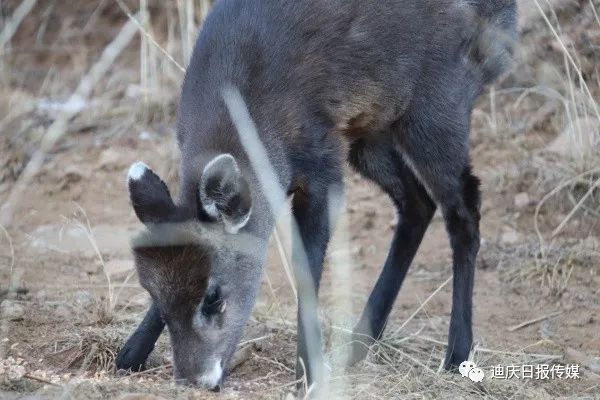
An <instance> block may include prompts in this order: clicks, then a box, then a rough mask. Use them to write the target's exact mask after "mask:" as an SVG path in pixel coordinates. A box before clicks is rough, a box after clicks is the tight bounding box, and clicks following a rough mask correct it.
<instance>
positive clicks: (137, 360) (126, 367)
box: [115, 343, 150, 374]
mask: <svg viewBox="0 0 600 400" xmlns="http://www.w3.org/2000/svg"><path fill="white" fill-rule="evenodd" d="M149 353H150V352H148V351H147V350H145V351H140V349H136V348H135V347H133V346H130V345H128V344H127V343H126V344H125V346H124V347H123V348H122V349H121V351H119V354H117V358H116V359H115V367H116V369H117V372H118V373H121V374H122V373H123V371H132V372H138V371H143V370H144V366H145V363H146V359H147V358H148V354H149Z"/></svg>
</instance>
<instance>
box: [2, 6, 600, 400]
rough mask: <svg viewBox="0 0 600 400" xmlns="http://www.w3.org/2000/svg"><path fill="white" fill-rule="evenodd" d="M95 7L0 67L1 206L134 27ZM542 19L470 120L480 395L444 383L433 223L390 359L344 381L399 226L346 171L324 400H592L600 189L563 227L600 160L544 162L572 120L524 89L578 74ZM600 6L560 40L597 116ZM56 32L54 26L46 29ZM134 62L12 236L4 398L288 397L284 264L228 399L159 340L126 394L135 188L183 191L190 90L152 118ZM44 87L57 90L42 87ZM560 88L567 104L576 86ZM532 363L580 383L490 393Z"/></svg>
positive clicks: (597, 354)
mask: <svg viewBox="0 0 600 400" xmlns="http://www.w3.org/2000/svg"><path fill="white" fill-rule="evenodd" d="M13 3H15V4H17V3H18V2H13ZM90 3H94V2H84V1H79V2H75V5H76V6H74V7H72V8H73V9H72V10H68V9H65V8H68V7H65V6H64V5H62V4H60V2H59V3H58V5H56V6H55V7H54V8H51V9H50V7H46V6H44V7H42V6H40V8H39V10H38V11H34V12H33V13H32V14H31V15H30V16H28V17H27V18H26V19H25V20H24V22H23V24H22V26H21V27H20V30H19V31H18V33H17V35H16V36H15V38H14V39H13V48H12V50H11V52H10V55H11V57H9V58H6V57H5V58H4V59H3V60H4V61H3V62H4V64H3V70H2V73H3V84H2V87H1V90H2V91H3V95H2V96H3V97H4V98H3V99H2V100H0V101H1V102H2V107H1V108H0V110H3V111H1V112H2V113H5V114H4V115H2V114H0V118H1V119H2V121H1V122H0V132H1V134H0V141H1V142H0V149H1V150H2V154H0V168H2V171H0V204H1V203H2V201H4V199H6V197H7V196H8V193H9V191H10V189H11V188H12V186H13V185H14V182H15V180H16V179H17V178H18V175H19V173H20V171H21V169H22V166H23V165H24V163H25V162H26V161H27V159H28V157H29V156H30V155H31V151H32V149H34V148H35V147H36V143H37V142H38V141H39V137H40V135H41V133H43V132H44V129H45V128H47V127H48V125H49V124H50V122H51V121H52V119H53V118H54V117H55V114H53V110H52V107H43V106H41V104H46V105H47V104H49V103H48V102H49V101H61V99H62V100H64V99H65V97H66V95H67V94H68V93H70V92H71V91H72V90H73V87H74V85H75V84H76V83H77V77H78V76H79V73H80V72H81V73H84V72H85V71H86V70H87V69H88V68H89V67H90V65H91V64H92V63H93V62H94V60H95V58H97V56H98V54H99V51H100V50H101V49H102V48H103V47H104V46H105V45H106V43H107V42H109V41H110V40H111V38H112V37H113V36H114V34H115V33H116V31H117V30H118V28H119V26H120V25H122V23H124V22H125V21H126V19H125V18H126V17H124V15H123V14H122V11H121V10H120V9H119V8H118V7H116V6H113V5H106V4H104V3H110V2H101V3H102V4H104V5H103V6H102V8H101V9H100V11H97V10H98V9H99V8H100V6H98V5H94V4H90ZM563 3H564V4H563ZM567 3H569V4H567ZM128 4H129V3H128ZM532 4H533V0H532V1H531V2H530V1H529V0H526V1H524V2H522V5H523V16H522V20H521V32H522V41H523V44H522V51H521V54H520V55H519V57H520V58H519V61H518V64H517V68H515V71H514V72H512V73H511V74H510V75H509V76H508V77H506V78H505V79H504V80H503V82H502V83H501V84H499V86H498V87H497V88H495V89H494V91H493V92H492V93H491V94H487V93H486V95H484V96H483V97H482V99H481V100H480V102H479V103H478V107H477V110H475V112H474V117H473V135H472V145H473V150H472V157H473V165H474V170H475V172H476V174H477V175H478V176H479V177H480V178H481V180H482V191H483V206H482V222H481V230H482V246H481V251H480V256H479V259H478V266H477V271H476V283H475V298H474V333H475V342H476V344H475V348H474V360H475V362H476V363H477V365H478V366H479V367H481V368H483V369H484V371H485V373H486V377H485V379H484V380H483V382H481V383H474V382H471V381H469V380H468V379H467V378H464V377H461V376H460V375H458V374H450V373H447V372H443V371H440V369H439V366H440V363H441V362H442V359H443V355H444V351H445V341H446V335H447V330H448V323H449V314H450V306H451V303H450V300H451V284H444V282H446V283H447V280H448V278H449V277H451V264H450V260H451V252H450V249H449V245H448V239H447V236H446V233H445V229H444V225H443V221H442V219H441V217H440V215H439V214H438V215H436V217H435V218H434V221H433V223H432V225H431V226H430V228H429V230H428V232H427V235H426V237H425V240H424V242H423V244H422V246H421V248H420V251H419V253H418V256H417V258H416V259H415V261H414V263H413V266H412V267H411V269H410V271H409V274H408V277H407V278H406V281H405V283H404V286H403V288H402V290H401V292H400V295H399V297H398V300H397V302H396V306H395V308H394V311H393V313H392V315H391V318H390V321H389V322H388V325H387V331H386V335H385V336H384V338H383V339H382V341H381V343H378V344H377V345H376V346H374V347H373V349H372V352H371V354H370V355H369V357H368V359H367V360H366V361H364V362H362V363H360V364H359V365H357V366H355V367H353V368H351V369H350V370H342V369H340V368H338V367H337V364H336V362H338V361H339V360H340V359H342V357H343V354H344V349H347V342H348V339H347V337H346V333H347V330H348V329H351V327H352V326H353V323H355V322H356V320H357V318H358V317H359V315H360V312H361V311H362V307H363V306H364V303H365V301H366V298H367V296H368V294H369V292H370V290H371V288H372V287H373V284H374V282H375V280H376V279H377V276H378V273H379V271H380V268H381V266H382V265H383V262H384V260H385V257H386V254H387V249H388V245H389V242H390V240H391V235H392V233H393V229H394V226H395V215H394V211H393V208H392V206H391V202H390V201H389V200H388V199H387V198H386V196H385V195H384V194H383V193H382V192H381V191H380V190H379V189H378V188H377V187H375V186H374V185H373V184H371V183H369V182H366V181H364V180H363V179H361V178H360V177H359V176H358V175H357V174H355V173H354V172H353V171H351V170H350V169H348V173H347V179H346V180H347V193H346V210H345V212H344V214H343V215H344V216H343V218H342V221H341V222H340V224H339V226H338V230H337V231H336V235H335V238H334V239H333V241H332V245H331V248H330V251H329V256H328V263H327V266H326V268H325V273H324V277H323V284H322V289H321V296H320V302H321V306H322V321H323V332H324V336H325V342H326V343H325V345H326V351H327V357H328V359H329V361H330V364H331V366H332V371H331V374H332V379H331V390H332V397H335V398H337V397H346V398H361V399H362V398H364V399H367V398H378V399H380V398H427V399H429V398H432V399H433V398H494V399H504V398H515V399H519V398H536V399H537V398H543V399H545V398H549V399H550V398H600V300H599V299H600V274H599V273H600V218H599V215H600V214H599V212H600V209H599V204H600V203H599V201H598V199H599V198H600V194H599V193H598V190H596V191H594V190H593V189H591V194H590V195H589V197H587V198H586V199H584V200H585V201H584V202H583V204H584V206H585V207H583V206H582V207H578V208H577V210H576V212H575V213H574V214H573V216H572V217H569V214H570V212H571V210H573V209H574V208H575V207H576V206H577V204H578V202H579V200H580V199H582V197H583V196H584V195H585V194H586V193H587V192H588V189H589V187H591V186H590V185H591V184H590V183H589V182H590V180H591V182H592V183H593V182H594V180H595V179H598V177H599V176H600V169H597V168H598V165H599V164H598V163H597V156H598V154H599V153H597V152H596V153H595V157H596V161H594V160H593V158H592V163H593V162H596V164H592V165H591V166H589V165H586V166H585V167H581V168H580V169H578V168H579V167H574V166H573V162H571V161H565V159H566V157H567V155H565V154H564V153H561V151H556V150H553V148H552V146H553V145H556V141H557V140H560V139H561V135H562V134H563V133H564V126H565V122H564V118H563V117H564V115H563V114H564V112H563V110H562V108H561V106H560V104H561V102H560V101H553V100H549V99H548V98H547V97H544V96H539V97H536V96H535V95H534V96H525V95H523V93H524V91H526V89H524V88H538V89H539V88H545V89H546V90H549V89H548V88H552V87H553V86H552V84H553V79H557V78H556V77H554V75H553V74H554V72H557V74H558V76H563V77H564V74H566V72H565V70H564V69H561V68H564V63H563V61H564V56H563V54H562V53H561V51H562V49H561V47H560V42H558V41H556V40H555V38H554V36H553V34H552V32H551V31H550V30H549V29H548V27H547V25H546V23H545V21H544V20H543V18H542V17H541V14H539V12H538V10H537V9H535V7H533V6H532ZM565 4H566V5H565ZM590 4H591V5H593V4H594V3H592V2H589V4H588V2H587V1H581V2H555V3H553V5H554V9H553V10H554V11H555V15H556V18H558V20H559V21H560V22H561V24H562V26H563V28H564V32H561V35H563V36H561V37H563V38H571V39H572V42H569V43H568V46H569V48H571V46H572V47H573V49H574V52H575V51H576V52H577V54H579V55H580V56H581V57H580V58H579V59H578V63H580V68H581V70H582V71H584V73H585V75H586V76H585V79H586V80H587V82H589V83H590V87H591V91H592V96H594V97H595V96H597V95H598V82H600V80H598V76H599V75H598V68H597V66H598V65H600V63H598V61H600V50H598V49H600V20H598V21H597V22H596V21H595V18H594V14H593V13H592V6H590ZM131 6H132V7H133V5H131ZM4 7H7V8H6V9H3V13H4V15H10V14H11V10H12V9H11V8H10V7H11V2H9V5H8V6H4ZM152 7H153V8H151V13H155V14H160V13H159V11H160V7H161V6H160V5H154V6H152ZM597 9H598V10H600V7H597ZM48 10H50V11H48ZM546 10H548V9H546ZM48 13H50V15H54V17H50V18H51V19H50V21H51V22H50V23H49V24H48V28H47V32H46V33H45V35H48V37H49V38H46V39H42V40H43V41H44V40H45V42H43V43H51V42H52V43H54V44H53V45H50V44H47V45H44V46H40V48H39V49H38V50H36V51H31V52H27V51H25V50H24V48H25V43H27V40H28V39H27V38H28V37H31V35H33V34H34V33H35V32H39V27H40V24H41V23H42V22H43V21H44V18H45V15H47V14H48ZM60 13H64V15H63V18H62V24H61V23H60V22H56V21H55V20H54V19H53V18H57V14H60ZM94 13H97V14H94ZM155 14H152V15H153V16H154V15H155ZM61 15H62V14H61ZM94 15H96V17H93V16H94ZM548 15H550V16H552V13H550V12H549V11H548ZM91 18H95V19H94V20H93V22H90V20H91ZM161 18H162V17H161V16H160V15H159V16H157V17H156V20H157V21H158V22H156V24H157V27H156V28H155V29H156V35H157V38H158V39H157V40H159V41H161V40H165V41H166V40H168V35H167V33H164V35H162V33H163V30H161V28H160V27H161V26H162V25H161V24H162V23H163V19H164V21H166V22H164V24H166V26H168V21H169V18H167V17H164V18H162V19H161ZM552 18H554V17H552ZM596 18H597V16H596ZM69 21H70V22H69ZM553 21H554V20H553ZM90 23H93V24H96V27H92V28H88V29H91V30H93V31H94V32H95V31H101V32H103V33H102V35H100V36H101V37H98V35H96V34H94V33H90V32H88V33H81V34H78V35H74V34H70V33H69V32H71V31H75V32H79V31H80V30H82V29H83V27H85V26H86V24H90ZM69 24H70V25H69ZM586 24H587V25H586ZM584 26H585V27H586V28H582V27H584ZM101 28H102V29H101ZM164 31H167V29H165V30H164ZM52 35H54V36H52ZM61 35H62V36H61ZM161 35H162V36H161ZM583 36H585V38H584V39H585V40H584V39H582V37H583ZM56 38H58V39H60V38H62V39H61V40H57V39H56ZM586 40H587V41H586ZM52 46H55V49H54V51H55V53H54V55H48V54H47V51H46V50H45V47H49V48H52ZM130 47H131V49H130V52H129V51H128V53H127V54H126V55H124V56H123V57H121V58H120V59H119V60H118V61H117V64H115V66H114V73H113V74H112V76H109V77H107V78H106V79H107V82H105V83H103V85H105V86H104V87H103V90H102V92H101V93H100V91H98V93H97V94H96V97H95V98H96V99H97V101H92V102H91V103H90V105H89V108H88V109H86V110H85V111H84V112H82V114H81V115H80V116H78V117H76V118H75V119H74V120H73V121H72V123H71V124H70V127H69V133H68V134H67V135H66V137H65V138H64V139H63V140H61V141H60V142H59V143H58V145H57V146H56V147H55V148H54V149H53V151H52V152H51V154H50V155H49V157H48V158H47V161H46V163H45V164H44V166H43V168H42V170H41V172H40V173H39V174H38V175H37V177H36V178H35V180H34V182H33V183H32V184H31V185H29V186H28V187H27V190H26V192H25V195H24V196H23V197H22V199H21V201H20V202H19V208H18V212H17V213H16V215H15V218H14V223H13V224H12V225H11V226H7V227H6V230H4V229H3V232H0V290H1V292H0V296H1V298H2V299H3V302H2V306H1V311H2V321H1V324H0V330H1V331H0V398H6V399H26V398H27V399H29V398H57V397H60V398H75V399H79V398H81V399H100V398H113V397H121V398H127V399H152V398H193V399H203V398H243V399H249V398H250V399H254V398H257V399H258V398H287V397H286V396H291V393H293V392H294V386H295V382H294V379H295V378H294V372H293V368H294V360H295V315H296V311H295V301H294V298H293V292H292V289H291V286H290V282H289V281H288V279H287V278H286V274H285V272H284V269H283V266H282V262H281V258H280V256H279V254H278V252H277V251H276V248H275V246H271V247H272V248H271V250H270V253H269V261H268V263H267V266H266V269H265V275H264V280H263V284H262V289H261V294H260V297H259V299H258V302H257V305H256V307H255V310H254V313H253V316H252V319H251V322H250V324H249V326H248V328H247V332H246V334H245V337H244V339H243V342H242V344H241V345H240V349H241V350H240V353H239V354H240V361H241V362H240V364H239V365H238V366H237V367H236V368H235V369H234V370H233V371H232V372H231V375H230V376H229V378H228V380H227V382H226V385H225V386H224V388H223V390H222V392H221V393H218V394H215V393H208V392H205V391H201V390H193V389H188V388H181V387H177V386H175V385H174V384H173V383H172V380H171V375H170V373H171V369H170V357H169V352H170V349H169V344H168V337H167V336H168V335H167V334H166V333H165V334H164V335H163V337H162V338H161V341H160V343H159V345H158V347H157V349H156V350H155V352H154V353H153V355H152V357H151V360H150V362H149V365H148V367H149V370H148V371H145V372H141V373H135V374H133V375H128V376H120V375H115V372H114V370H113V366H112V361H113V360H114V356H115V354H116V352H117V351H118V349H119V347H120V346H121V345H122V343H123V341H124V340H125V339H126V337H127V336H128V334H129V333H130V332H131V330H132V329H133V328H134V327H135V326H136V323H138V322H139V321H140V320H141V318H142V317H143V314H144V311H145V309H146V307H147V306H148V296H147V294H146V293H145V291H144V290H143V289H142V288H141V287H139V286H138V285H137V278H136V276H135V273H134V272H135V271H134V266H133V262H132V258H131V254H130V250H129V239H130V237H131V235H132V234H133V233H134V232H135V231H136V230H138V229H140V224H139V222H138V221H137V219H136V217H135V215H134V213H133V210H132V208H131V206H130V204H129V199H128V195H127V191H126V186H125V174H126V170H127V168H128V166H129V165H130V164H131V163H133V162H135V161H137V160H143V161H145V162H147V163H148V164H149V165H151V166H152V167H153V168H155V169H156V170H157V171H159V172H160V174H162V175H163V176H168V177H169V179H168V181H169V185H171V186H172V187H173V188H174V187H175V186H176V172H175V171H176V159H177V155H176V150H175V148H174V144H173V128H172V127H173V120H174V108H175V107H174V104H176V98H177V79H180V78H174V82H170V81H168V80H167V82H161V83H158V84H157V85H159V87H160V88H161V90H164V91H165V92H167V93H168V95H164V99H166V100H164V99H163V97H161V98H160V100H159V101H157V102H156V103H153V104H151V105H150V106H142V105H140V104H139V103H140V102H139V101H138V100H139V99H136V96H135V94H133V95H132V94H131V92H134V93H135V89H136V88H138V86H136V84H137V83H138V81H139V51H138V50H139V41H138V42H136V44H132V45H130ZM63 48H65V49H64V50H61V49H63ZM74 49H75V50H76V51H75V50H74ZM50 53H52V52H50ZM57 54H58V55H57ZM550 66H554V69H552V68H550ZM48 69H50V70H51V71H52V72H51V73H49V74H46V73H47V71H48ZM44 71H45V72H44ZM549 71H550V72H549ZM574 81H576V79H575V80H574ZM558 86H559V87H560V88H559V89H556V90H557V91H558V92H559V93H565V94H564V96H565V97H567V96H568V93H569V91H568V90H567V89H565V84H564V83H563V84H560V85H558ZM567 86H568V85H567ZM540 90H541V89H540ZM561 90H563V92H561ZM128 93H129V94H128ZM163 94H164V93H163ZM42 99H45V101H46V103H42V102H41V100H42ZM30 103H33V105H32V106H31V105H27V104H30ZM50 104H53V103H50ZM19 107H21V109H22V110H23V112H20V111H21V109H19V110H17V109H18V108H19ZM561 115H563V117H561ZM561 118H563V119H561ZM598 134H599V135H600V133H598ZM559 147H560V144H559ZM596 150H598V148H596V149H595V150H593V151H596ZM594 168H596V169H595V170H594ZM585 171H596V172H595V174H593V173H591V175H590V174H588V175H585V177H586V178H585V179H588V181H587V185H588V186H586V183H585V179H580V180H579V181H578V182H575V183H573V182H572V183H571V184H569V185H565V188H566V190H558V191H557V193H556V195H554V196H551V197H549V198H548V199H547V201H546V199H545V196H546V194H548V193H550V192H551V191H552V190H553V189H556V188H558V187H559V186H560V185H561V184H562V183H563V182H565V181H568V179H570V178H572V177H573V176H576V175H577V173H584V172H585ZM581 181H583V182H581ZM540 202H543V203H542V206H540V207H539V213H538V212H537V209H538V205H540ZM567 217H569V219H568V222H567V223H566V224H565V225H564V226H563V227H562V228H561V229H560V232H559V233H558V234H557V235H556V238H555V239H551V235H552V231H553V230H554V229H555V228H556V227H557V226H559V224H560V223H561V222H562V221H563V220H565V218H567ZM534 221H538V223H537V228H536V223H535V222H534ZM283 230H284V231H285V227H284V228H283ZM540 236H541V238H543V241H541V240H540ZM339 260H342V261H339ZM432 294H433V296H432ZM430 296H431V297H430ZM524 364H525V365H538V364H549V365H553V364H556V365H573V364H576V365H578V366H579V368H580V378H579V379H566V378H555V379H552V380H536V379H518V378H512V379H505V380H503V379H492V378H491V375H492V368H493V367H494V366H495V365H503V366H509V365H519V366H521V365H524ZM153 396H155V397H153Z"/></svg>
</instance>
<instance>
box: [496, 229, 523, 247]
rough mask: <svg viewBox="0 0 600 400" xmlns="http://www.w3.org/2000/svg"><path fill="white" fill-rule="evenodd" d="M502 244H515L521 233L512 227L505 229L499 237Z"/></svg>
mask: <svg viewBox="0 0 600 400" xmlns="http://www.w3.org/2000/svg"><path fill="white" fill-rule="evenodd" d="M500 240H501V241H502V243H504V244H517V243H518V242H519V240H521V235H520V234H519V232H517V231H515V230H514V229H508V230H506V231H505V232H504V233H503V234H502V237H501V239H500Z"/></svg>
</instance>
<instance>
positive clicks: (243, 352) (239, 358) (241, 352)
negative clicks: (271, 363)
mask: <svg viewBox="0 0 600 400" xmlns="http://www.w3.org/2000/svg"><path fill="white" fill-rule="evenodd" d="M253 347H254V346H253V345H251V344H250V345H248V346H245V347H242V348H240V349H238V350H237V351H236V352H235V354H234V355H233V358H232V359H231V362H230V363H229V370H230V371H233V370H234V369H236V368H237V367H239V366H240V365H242V364H243V363H245V362H246V361H248V360H249V359H250V358H251V357H252V348H253Z"/></svg>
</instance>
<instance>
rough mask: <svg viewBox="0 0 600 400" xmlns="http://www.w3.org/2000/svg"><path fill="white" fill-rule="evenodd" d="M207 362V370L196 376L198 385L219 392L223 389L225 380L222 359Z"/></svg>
mask: <svg viewBox="0 0 600 400" xmlns="http://www.w3.org/2000/svg"><path fill="white" fill-rule="evenodd" d="M207 364H208V365H207V368H206V370H205V371H204V372H203V373H202V374H200V375H198V376H197V378H196V382H197V385H198V386H202V387H204V388H206V389H210V390H212V391H215V392H218V391H220V390H221V382H222V381H223V366H222V365H221V359H220V358H219V359H212V360H210V362H209V363H207Z"/></svg>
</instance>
